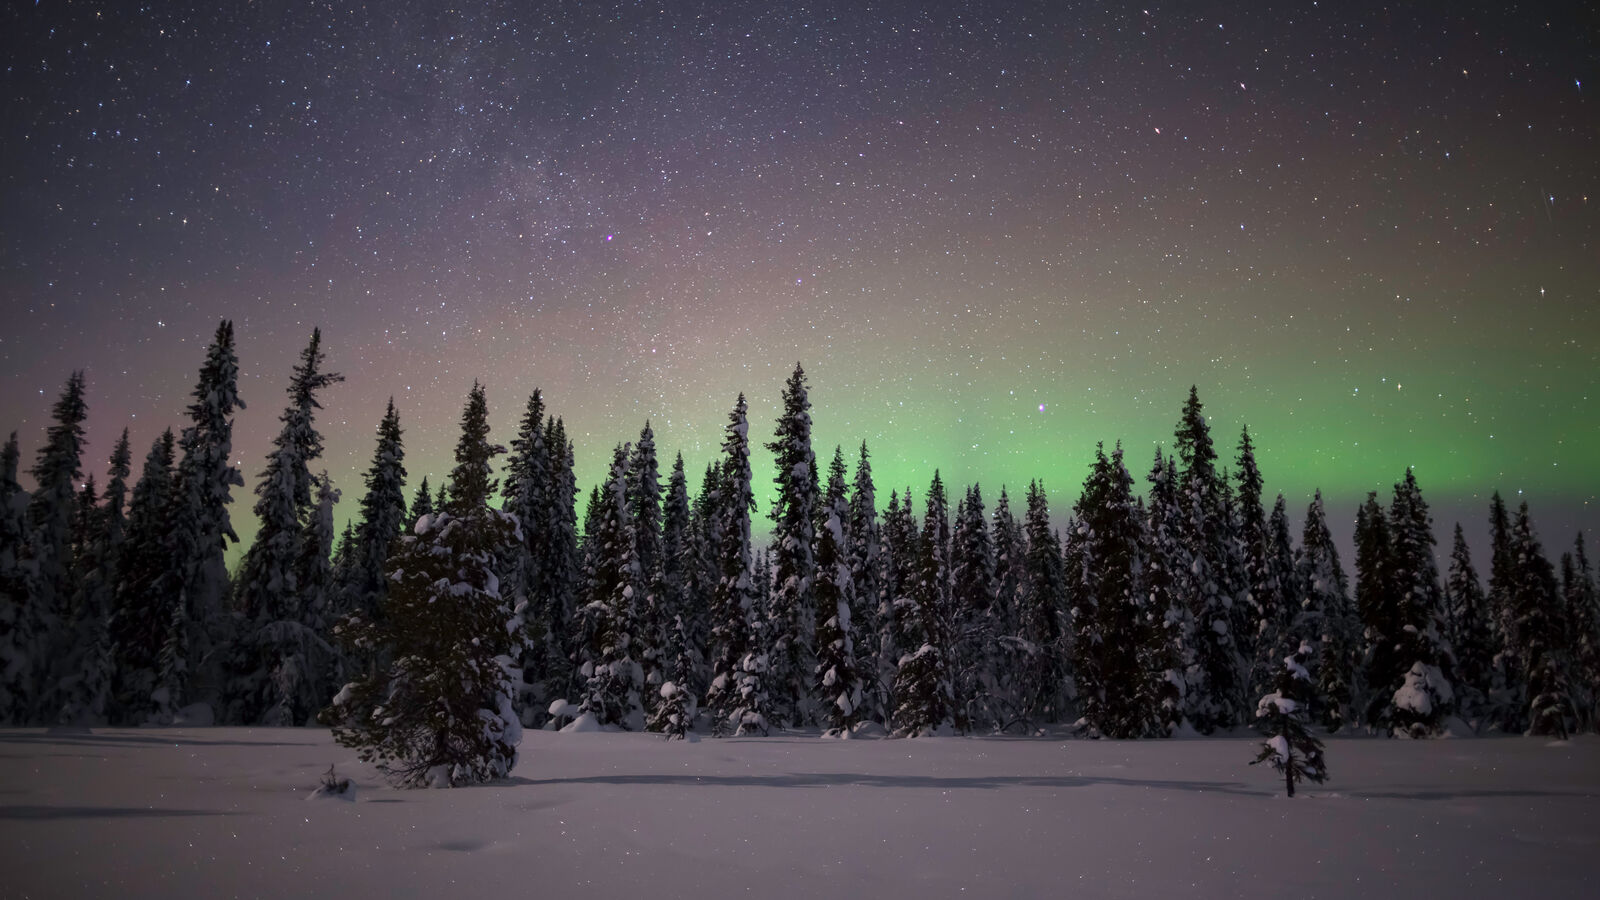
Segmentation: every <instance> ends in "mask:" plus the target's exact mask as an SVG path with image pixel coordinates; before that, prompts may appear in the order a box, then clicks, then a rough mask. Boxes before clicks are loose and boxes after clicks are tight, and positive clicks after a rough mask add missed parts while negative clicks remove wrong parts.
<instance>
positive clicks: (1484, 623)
mask: <svg viewBox="0 0 1600 900" xmlns="http://www.w3.org/2000/svg"><path fill="white" fill-rule="evenodd" d="M1444 599H1445V609H1446V614H1447V620H1448V622H1449V630H1448V635H1449V638H1450V645H1451V648H1452V649H1453V650H1454V652H1455V669H1454V674H1455V676H1456V678H1455V690H1456V700H1457V707H1458V709H1460V711H1461V714H1462V715H1463V716H1464V717H1465V718H1466V719H1467V720H1468V721H1471V722H1481V721H1482V719H1483V716H1484V715H1485V714H1487V713H1488V709H1489V695H1490V691H1492V690H1493V688H1494V645H1493V629H1492V625H1491V623H1490V620H1489V609H1488V601H1487V598H1486V597H1485V596H1484V593H1483V586H1482V584H1480V583H1479V581H1478V572H1477V570H1476V569H1474V568H1473V567H1472V551H1471V550H1470V549H1469V548H1468V547H1467V539H1466V536H1465V535H1463V534H1462V532H1461V523H1459V522H1457V523H1456V530H1455V537H1454V542H1453V543H1452V545H1451V549H1450V570H1449V573H1448V575H1447V577H1446V580H1445V585H1444Z"/></svg>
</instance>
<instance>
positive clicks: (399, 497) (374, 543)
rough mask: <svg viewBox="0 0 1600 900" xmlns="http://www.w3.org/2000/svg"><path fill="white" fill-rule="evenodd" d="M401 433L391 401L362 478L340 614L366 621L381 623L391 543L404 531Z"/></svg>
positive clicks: (421, 493)
mask: <svg viewBox="0 0 1600 900" xmlns="http://www.w3.org/2000/svg"><path fill="white" fill-rule="evenodd" d="M401 434H402V432H401V430H400V413H399V411H397V410H396V409H395V407H394V398H393V397H390V398H389V405H388V406H387V407H386V408H385V409H384V411H383V419H382V420H380V421H379V422H378V445H377V448H376V449H375V450H374V451H373V453H372V464H371V465H370V466H368V467H367V471H366V474H365V475H364V476H363V478H362V481H363V483H364V484H365V486H366V489H367V490H366V493H365V494H363V495H362V497H361V524H360V525H358V526H356V529H355V535H354V538H353V542H352V546H351V549H350V551H349V553H350V556H351V557H352V559H351V560H350V566H351V571H352V573H353V576H352V578H353V580H352V583H351V585H350V596H349V598H348V599H347V601H346V606H347V609H346V610H345V611H346V612H349V613H352V614H354V615H357V616H360V617H361V618H362V619H363V620H365V621H368V622H377V621H379V620H380V619H382V618H383V615H384V600H385V599H386V598H387V597H388V595H389V579H388V578H387V577H385V575H384V571H385V567H386V565H387V564H388V560H389V556H390V554H391V553H392V552H393V550H394V547H395V542H396V541H398V540H399V539H400V536H401V535H402V534H403V533H404V532H405V530H406V496H405V482H406V467H405V444H404V443H403V441H402V440H401ZM427 483H428V480H427V479H426V478H424V479H423V480H422V489H421V490H419V491H418V494H417V496H418V498H419V499H420V498H422V497H427ZM428 499H430V500H431V499H432V498H431V497H430V498H428ZM428 505H429V504H424V506H428ZM429 511H431V510H428V509H424V512H429Z"/></svg>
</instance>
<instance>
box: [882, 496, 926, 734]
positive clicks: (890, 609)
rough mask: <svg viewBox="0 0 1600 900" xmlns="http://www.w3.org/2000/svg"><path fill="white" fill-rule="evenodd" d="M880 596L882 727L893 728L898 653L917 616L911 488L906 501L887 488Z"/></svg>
mask: <svg viewBox="0 0 1600 900" xmlns="http://www.w3.org/2000/svg"><path fill="white" fill-rule="evenodd" d="M882 548H883V549H882V556H883V570H882V571H883V576H882V582H881V583H882V585H883V588H882V594H883V599H882V600H881V601H880V602H879V604H878V652H879V654H880V656H879V671H880V672H881V673H882V674H881V678H882V680H883V684H884V685H885V689H884V700H885V703H886V704H887V705H886V706H885V722H884V727H886V728H892V727H893V724H894V710H895V708H896V707H897V706H898V704H899V700H898V698H897V697H896V696H895V677H896V675H898V673H899V668H900V657H901V656H903V655H905V654H906V653H907V652H908V651H909V650H911V649H914V647H915V646H916V645H913V644H912V643H911V640H912V634H911V633H910V629H912V628H913V627H914V625H915V622H916V619H917V604H916V601H915V600H914V599H912V596H911V588H912V585H913V584H915V583H916V580H917V573H918V563H917V560H918V557H919V555H920V554H919V552H918V550H917V524H916V520H915V518H914V517H913V516H912V512H911V489H910V488H909V487H908V488H906V494H905V502H904V503H902V502H901V500H900V492H899V491H896V490H891V491H890V492H889V505H888V507H886V508H885V509H884V511H883V530H882Z"/></svg>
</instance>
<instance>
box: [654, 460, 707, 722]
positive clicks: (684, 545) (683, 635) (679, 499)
mask: <svg viewBox="0 0 1600 900" xmlns="http://www.w3.org/2000/svg"><path fill="white" fill-rule="evenodd" d="M701 566H702V561H701V558H700V555H699V553H698V548H697V541H696V536H695V534H694V511H693V507H692V506H691V505H690V502H689V481H688V477H687V475H686V474H685V473H684V469H683V454H682V453H680V454H678V456H677V458H676V459H675V460H674V461H673V463H672V473H671V474H670V475H668V476H667V495H666V501H665V503H663V504H662V510H661V566H660V576H659V578H658V580H657V597H658V603H657V609H658V614H659V615H660V616H661V617H662V619H663V620H664V622H665V628H664V629H663V630H662V633H661V635H660V639H659V640H660V643H659V645H658V655H657V658H658V659H660V660H661V666H662V670H661V674H662V682H661V684H660V687H659V688H658V689H657V691H656V694H657V697H658V698H659V699H658V701H657V702H656V704H655V706H654V707H653V711H652V713H651V715H650V720H649V722H648V723H647V724H646V727H647V728H648V729H649V730H651V731H658V732H661V733H663V734H665V735H666V736H667V737H668V738H674V737H677V738H682V737H684V736H685V735H686V734H687V733H688V731H689V729H690V727H691V726H692V725H693V723H694V716H695V712H696V706H695V696H696V693H695V684H696V673H697V671H698V669H699V668H700V666H701V659H700V655H699V650H698V647H697V646H695V644H694V643H693V638H692V635H693V632H692V628H691V625H690V621H691V614H690V607H691V605H692V604H693V603H699V602H701V601H700V599H699V597H698V595H697V596H696V599H695V600H691V599H690V597H691V595H690V590H691V586H693V587H695V588H698V587H699V586H700V584H701V582H700V581H699V579H698V577H697V575H696V574H695V570H697V569H699V568H700V567H701Z"/></svg>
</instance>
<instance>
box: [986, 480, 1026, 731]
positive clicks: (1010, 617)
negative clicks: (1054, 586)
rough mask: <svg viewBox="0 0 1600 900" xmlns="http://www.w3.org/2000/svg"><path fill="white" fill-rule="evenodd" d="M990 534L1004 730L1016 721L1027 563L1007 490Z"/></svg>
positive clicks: (995, 656)
mask: <svg viewBox="0 0 1600 900" xmlns="http://www.w3.org/2000/svg"><path fill="white" fill-rule="evenodd" d="M990 535H991V540H992V543H993V544H994V615H993V620H992V622H991V624H990V628H991V629H992V633H993V644H992V645H991V646H990V653H991V654H992V659H991V665H992V666H993V670H994V673H995V676H994V677H995V685H994V693H993V696H992V698H991V712H992V713H993V715H994V726H995V729H996V730H997V731H1004V730H1005V729H1006V727H1007V726H1009V725H1011V724H1012V723H1013V722H1014V721H1015V719H1016V709H1017V697H1016V690H1015V688H1016V685H1015V684H1014V682H1015V681H1016V678H1015V672H1016V671H1017V661H1018V660H1019V659H1021V658H1023V657H1024V654H1021V653H1020V652H1019V648H1018V643H1017V606H1018V599H1019V597H1020V592H1021V586H1022V581H1023V577H1024V572H1025V570H1026V560H1027V541H1026V540H1025V539H1024V538H1023V535H1022V524H1021V523H1020V522H1018V521H1017V518H1016V516H1014V515H1012V513H1011V497H1010V496H1009V495H1008V494H1007V493H1006V489H1005V488H1004V487H1001V488H1000V499H999V500H997V501H995V506H994V513H993V514H992V516H991V522H990Z"/></svg>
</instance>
